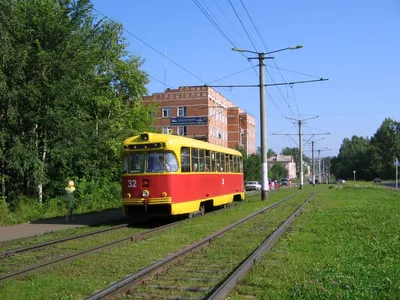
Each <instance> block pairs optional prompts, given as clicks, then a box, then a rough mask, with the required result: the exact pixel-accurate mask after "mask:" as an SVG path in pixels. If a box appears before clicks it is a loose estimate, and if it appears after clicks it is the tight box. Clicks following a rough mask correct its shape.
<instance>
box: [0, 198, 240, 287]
mask: <svg viewBox="0 0 400 300" xmlns="http://www.w3.org/2000/svg"><path fill="white" fill-rule="evenodd" d="M231 204H232V203H231ZM229 207H232V206H228V208H229ZM222 211H224V210H218V211H211V212H210V213H211V214H216V213H220V212H222ZM198 215H201V214H200V212H197V213H196V214H195V216H198ZM144 220H145V219H142V220H140V221H139V222H141V221H144ZM183 221H185V220H180V221H176V222H173V223H171V224H167V225H163V226H160V227H157V228H155V229H151V230H148V231H146V232H142V233H139V234H135V235H133V236H129V237H126V238H122V239H119V240H116V241H112V242H110V243H106V244H103V245H100V246H96V247H93V248H90V249H87V250H82V251H79V252H75V253H72V254H70V255H68V256H64V257H59V258H55V259H53V260H49V261H47V262H45V263H41V264H36V265H33V266H30V267H27V268H25V269H21V270H17V271H14V272H11V273H9V274H6V275H3V276H1V275H0V284H1V282H2V281H4V280H6V279H17V278H21V277H24V276H26V275H28V274H30V273H32V272H34V271H39V270H44V269H47V268H50V267H53V266H56V265H59V264H61V263H66V262H69V261H72V260H74V259H76V258H79V257H84V256H86V255H88V254H90V253H92V252H96V251H102V250H105V249H107V248H110V247H113V246H116V245H119V244H121V243H124V242H128V241H131V242H136V241H140V240H143V239H145V238H147V237H148V236H150V235H152V234H154V233H157V232H158V231H163V230H166V229H169V228H171V227H174V226H176V225H178V224H179V223H181V222H183ZM128 225H129V224H123V225H118V226H121V227H123V226H128ZM116 227H117V226H116ZM114 229H115V228H114ZM117 229H118V228H117ZM109 230H113V229H112V228H107V229H102V230H99V231H98V233H100V231H102V232H104V231H109ZM96 232H97V231H96ZM87 235H90V233H87V234H86V233H85V234H82V235H80V236H76V237H72V238H67V240H69V239H74V238H79V237H84V236H87ZM60 241H61V242H62V241H64V239H61V240H60ZM51 242H52V241H50V242H48V243H51ZM38 245H40V244H38ZM46 246H47V245H46ZM21 249H22V248H21ZM16 250H17V249H16ZM27 251H28V250H27Z"/></svg>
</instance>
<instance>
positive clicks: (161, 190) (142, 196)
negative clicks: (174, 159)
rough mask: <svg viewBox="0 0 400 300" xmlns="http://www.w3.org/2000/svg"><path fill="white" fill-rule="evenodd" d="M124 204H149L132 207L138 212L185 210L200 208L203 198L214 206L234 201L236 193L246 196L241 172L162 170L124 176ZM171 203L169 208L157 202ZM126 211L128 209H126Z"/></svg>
mask: <svg viewBox="0 0 400 300" xmlns="http://www.w3.org/2000/svg"><path fill="white" fill-rule="evenodd" d="M122 186H123V188H122V190H123V195H122V198H123V205H124V207H125V206H147V208H148V209H146V210H141V209H138V208H134V209H130V210H131V211H135V212H141V211H143V212H145V213H151V211H155V212H162V214H173V215H175V214H184V213H190V212H193V211H197V210H198V209H199V206H200V203H201V202H202V201H206V200H210V199H212V201H213V205H214V206H219V205H223V204H227V203H230V202H232V199H233V196H234V195H237V194H240V195H241V198H242V199H243V197H244V194H243V193H244V192H243V176H242V175H241V174H229V173H228V174H224V173H221V174H190V175H189V174H163V175H161V174H160V175H151V176H144V175H140V176H139V175H138V176H123V178H122ZM156 205H158V206H163V207H165V206H166V205H167V206H170V211H168V210H164V211H163V210H159V209H155V207H154V206H156ZM125 211H127V209H125Z"/></svg>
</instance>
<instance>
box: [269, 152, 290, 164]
mask: <svg viewBox="0 0 400 300" xmlns="http://www.w3.org/2000/svg"><path fill="white" fill-rule="evenodd" d="M268 162H271V163H276V162H278V163H283V164H287V163H290V162H294V160H293V156H292V155H283V154H277V155H275V156H272V157H270V158H268Z"/></svg>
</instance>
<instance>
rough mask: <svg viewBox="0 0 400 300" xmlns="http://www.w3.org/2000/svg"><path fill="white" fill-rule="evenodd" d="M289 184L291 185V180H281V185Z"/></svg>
mask: <svg viewBox="0 0 400 300" xmlns="http://www.w3.org/2000/svg"><path fill="white" fill-rule="evenodd" d="M288 184H289V180H287V179H286V178H282V179H281V185H288Z"/></svg>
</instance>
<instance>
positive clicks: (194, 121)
mask: <svg viewBox="0 0 400 300" xmlns="http://www.w3.org/2000/svg"><path fill="white" fill-rule="evenodd" d="M207 124H208V118H207V117H178V118H171V125H174V126H188V125H207Z"/></svg>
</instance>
